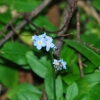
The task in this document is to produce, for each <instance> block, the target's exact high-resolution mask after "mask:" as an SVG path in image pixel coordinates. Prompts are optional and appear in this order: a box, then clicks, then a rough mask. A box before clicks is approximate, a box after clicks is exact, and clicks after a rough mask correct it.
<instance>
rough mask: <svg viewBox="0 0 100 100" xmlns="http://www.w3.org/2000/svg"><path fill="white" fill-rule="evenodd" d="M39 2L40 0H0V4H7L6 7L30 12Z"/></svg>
mask: <svg viewBox="0 0 100 100" xmlns="http://www.w3.org/2000/svg"><path fill="white" fill-rule="evenodd" d="M40 3H42V0H38V1H36V0H0V4H2V5H4V4H5V5H8V8H10V9H11V10H12V9H13V10H17V12H30V11H32V10H33V9H34V8H36V7H37V6H38V5H39V4H40Z"/></svg>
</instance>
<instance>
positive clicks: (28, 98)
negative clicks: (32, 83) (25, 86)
mask: <svg viewBox="0 0 100 100" xmlns="http://www.w3.org/2000/svg"><path fill="white" fill-rule="evenodd" d="M33 98H34V100H40V99H39V97H38V96H37V95H36V94H33V92H29V91H19V92H18V93H17V94H15V95H14V96H13V97H12V98H11V100H32V99H33Z"/></svg>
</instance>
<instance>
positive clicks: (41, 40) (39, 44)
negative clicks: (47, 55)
mask: <svg viewBox="0 0 100 100" xmlns="http://www.w3.org/2000/svg"><path fill="white" fill-rule="evenodd" d="M45 45H46V44H45V39H44V38H40V37H37V38H36V39H35V41H34V46H36V48H37V49H38V50H40V49H41V48H42V47H45Z"/></svg>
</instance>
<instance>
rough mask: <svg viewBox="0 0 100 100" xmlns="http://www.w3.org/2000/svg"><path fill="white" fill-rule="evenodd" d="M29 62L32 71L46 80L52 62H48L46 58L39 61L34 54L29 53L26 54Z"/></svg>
mask: <svg viewBox="0 0 100 100" xmlns="http://www.w3.org/2000/svg"><path fill="white" fill-rule="evenodd" d="M26 58H27V61H28V63H29V65H30V67H31V69H32V70H33V71H34V72H35V73H36V74H37V75H39V76H40V77H42V78H44V77H45V74H46V73H47V70H48V69H49V68H50V65H51V64H50V61H49V60H47V58H46V56H43V57H41V58H40V59H38V58H37V57H36V56H35V55H34V54H33V52H31V51H29V52H27V53H26Z"/></svg>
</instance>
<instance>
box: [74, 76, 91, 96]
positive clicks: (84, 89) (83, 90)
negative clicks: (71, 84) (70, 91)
mask: <svg viewBox="0 0 100 100" xmlns="http://www.w3.org/2000/svg"><path fill="white" fill-rule="evenodd" d="M76 83H77V85H78V90H79V94H78V96H85V95H86V94H87V93H88V92H89V91H90V89H91V85H90V83H89V82H88V81H87V80H86V79H85V78H80V79H79V80H77V81H76Z"/></svg>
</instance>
